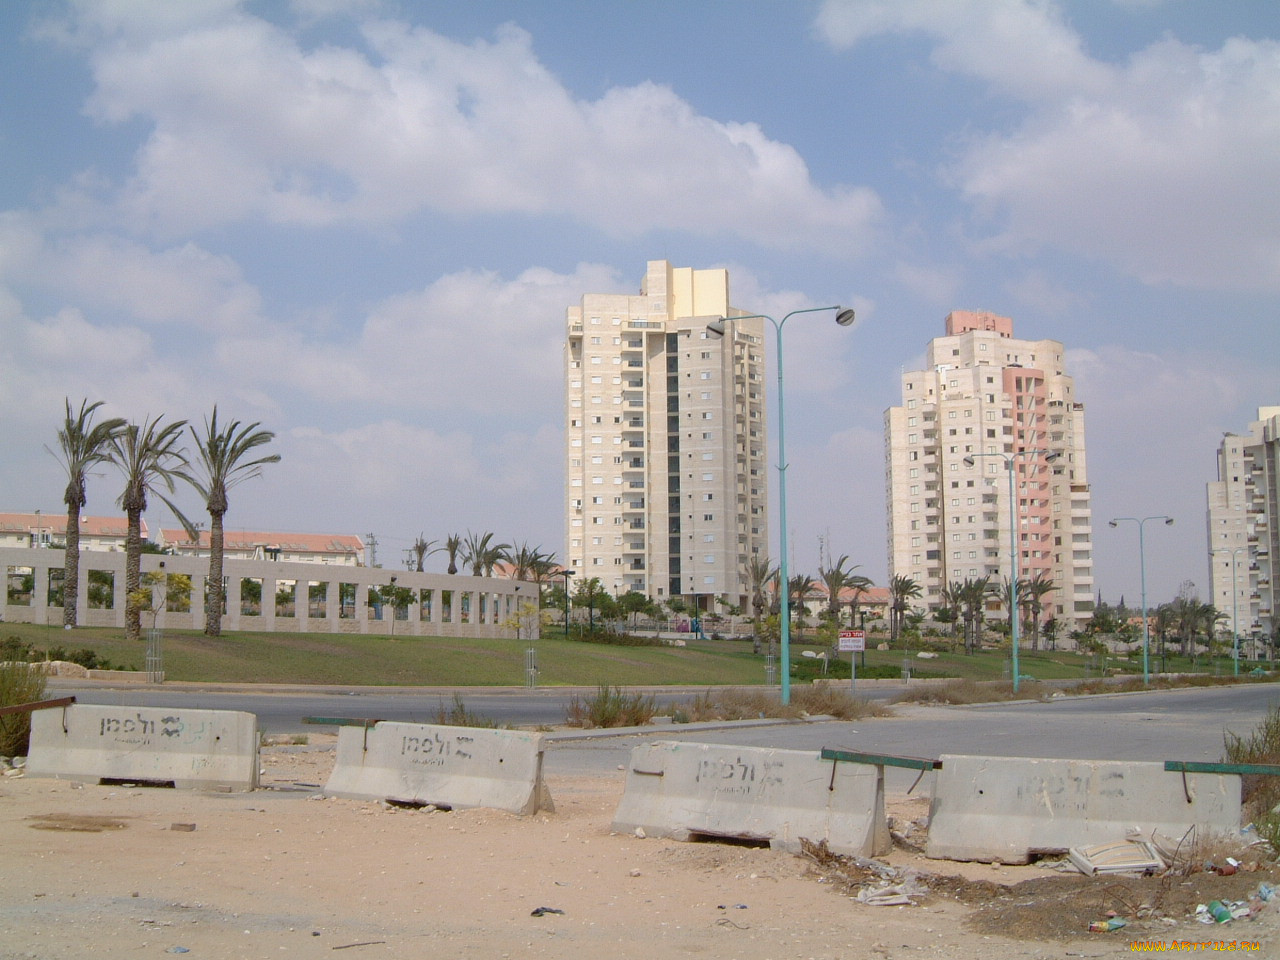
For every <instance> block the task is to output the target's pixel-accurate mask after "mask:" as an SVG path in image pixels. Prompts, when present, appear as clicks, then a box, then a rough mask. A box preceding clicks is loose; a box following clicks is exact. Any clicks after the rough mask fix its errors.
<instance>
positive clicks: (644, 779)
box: [613, 741, 890, 857]
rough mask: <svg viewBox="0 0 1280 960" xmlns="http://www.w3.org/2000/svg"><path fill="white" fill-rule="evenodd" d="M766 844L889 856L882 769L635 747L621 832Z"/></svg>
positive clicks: (713, 749) (733, 751)
mask: <svg viewBox="0 0 1280 960" xmlns="http://www.w3.org/2000/svg"><path fill="white" fill-rule="evenodd" d="M636 828H642V829H643V830H644V832H645V834H647V835H649V836H661V837H673V838H675V839H677V840H689V839H692V838H694V837H697V836H704V837H734V838H741V839H750V840H767V841H768V842H769V845H770V846H771V847H773V848H775V849H782V850H786V851H789V852H791V853H799V852H800V840H801V839H802V838H803V839H806V840H812V841H814V842H817V841H819V840H825V841H827V846H828V847H829V848H830V849H831V850H832V851H833V852H835V853H842V854H848V855H851V856H862V857H872V856H878V855H880V854H883V853H888V851H889V845H890V840H889V828H888V822H887V820H886V819H885V811H884V776H883V771H882V769H881V768H879V767H874V766H868V765H864V764H855V763H835V762H833V761H829V760H823V759H822V758H821V757H820V756H819V755H818V754H817V753H810V752H808V751H805V750H775V749H769V748H763V747H734V746H723V745H719V744H710V743H677V742H671V741H668V742H659V743H650V744H642V745H640V746H638V747H635V748H634V749H633V750H632V751H631V763H630V765H629V767H628V769H627V782H626V787H625V790H624V792H623V795H622V801H621V802H620V803H619V804H618V810H617V812H616V813H615V814H614V818H613V829H614V830H615V831H618V832H629V831H634V830H635V829H636Z"/></svg>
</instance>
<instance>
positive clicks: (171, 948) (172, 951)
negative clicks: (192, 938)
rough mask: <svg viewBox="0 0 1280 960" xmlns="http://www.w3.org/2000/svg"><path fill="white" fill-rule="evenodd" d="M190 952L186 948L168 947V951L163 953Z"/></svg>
mask: <svg viewBox="0 0 1280 960" xmlns="http://www.w3.org/2000/svg"><path fill="white" fill-rule="evenodd" d="M190 952H191V950H190V949H189V948H187V947H170V948H169V949H168V950H166V951H165V953H190Z"/></svg>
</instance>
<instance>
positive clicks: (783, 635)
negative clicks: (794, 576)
mask: <svg viewBox="0 0 1280 960" xmlns="http://www.w3.org/2000/svg"><path fill="white" fill-rule="evenodd" d="M824 310H834V311H835V312H836V323H838V324H839V325H840V326H842V327H847V326H850V325H851V324H852V323H853V321H854V319H855V318H854V314H853V310H851V309H849V308H844V309H842V308H840V307H839V306H834V307H809V308H808V309H805V310H792V311H791V312H790V313H788V314H787V315H786V316H785V317H783V318H782V319H781V320H775V319H773V317H770V316H768V315H766V314H763V313H752V314H748V315H746V316H742V317H732V318H725V317H721V318H720V319H719V320H713V321H712V322H711V323H709V324H707V332H709V333H711V334H712V335H714V336H717V337H723V336H724V334H725V325H726V324H727V323H729V322H730V321H731V320H768V321H769V322H770V323H771V324H773V329H774V333H775V338H776V339H775V342H776V344H777V346H776V349H775V356H776V360H775V363H777V365H778V519H779V522H780V524H781V528H782V529H781V530H780V532H779V536H780V539H779V541H778V542H779V544H780V545H781V547H782V556H781V558H780V559H779V561H778V579H779V581H780V585H781V588H782V596H781V599H780V606H779V613H780V618H781V621H782V622H781V624H779V627H778V634H779V646H780V647H781V657H782V687H781V691H780V694H781V698H782V702H783V703H784V704H787V703H790V702H791V581H790V579H789V578H788V570H787V441H786V437H787V432H786V407H785V406H784V402H783V385H782V373H783V371H782V328H783V326H784V325H785V324H786V322H787V321H788V320H790V319H791V318H792V317H794V316H795V315H796V314H799V313H820V312H822V311H824Z"/></svg>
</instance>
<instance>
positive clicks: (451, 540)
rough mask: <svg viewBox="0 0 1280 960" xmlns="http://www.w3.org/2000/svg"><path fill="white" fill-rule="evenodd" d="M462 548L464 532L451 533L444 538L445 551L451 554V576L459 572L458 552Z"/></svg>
mask: <svg viewBox="0 0 1280 960" xmlns="http://www.w3.org/2000/svg"><path fill="white" fill-rule="evenodd" d="M461 549H462V534H460V533H451V534H449V536H447V537H445V538H444V552H445V553H447V554H448V555H449V576H453V575H454V574H456V573H457V572H458V552H459V551H460V550H461Z"/></svg>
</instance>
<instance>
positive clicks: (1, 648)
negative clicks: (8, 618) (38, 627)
mask: <svg viewBox="0 0 1280 960" xmlns="http://www.w3.org/2000/svg"><path fill="white" fill-rule="evenodd" d="M38 657H39V655H38V654H37V653H36V651H35V648H34V647H33V646H31V644H29V643H27V641H25V640H22V639H19V638H18V637H15V636H12V635H10V636H7V637H5V638H4V639H3V640H0V663H3V662H13V661H19V662H29V661H31V660H36V659H38Z"/></svg>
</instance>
